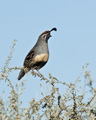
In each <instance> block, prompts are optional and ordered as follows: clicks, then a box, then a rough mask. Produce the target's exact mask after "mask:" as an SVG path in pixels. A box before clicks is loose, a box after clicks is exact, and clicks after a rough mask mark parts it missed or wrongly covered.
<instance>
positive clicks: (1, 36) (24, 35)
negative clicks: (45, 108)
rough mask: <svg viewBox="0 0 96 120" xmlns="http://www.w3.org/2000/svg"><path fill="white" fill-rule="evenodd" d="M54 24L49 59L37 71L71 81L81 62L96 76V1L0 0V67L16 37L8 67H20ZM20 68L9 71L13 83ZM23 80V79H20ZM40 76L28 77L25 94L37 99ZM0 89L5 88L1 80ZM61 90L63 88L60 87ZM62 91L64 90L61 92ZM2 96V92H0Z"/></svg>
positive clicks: (79, 69)
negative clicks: (39, 38)
mask: <svg viewBox="0 0 96 120" xmlns="http://www.w3.org/2000/svg"><path fill="white" fill-rule="evenodd" d="M53 27H56V28H57V32H52V37H51V38H50V40H49V51H50V58H49V61H48V63H47V64H46V66H44V67H43V68H42V69H41V70H40V72H41V73H42V74H43V75H44V76H46V77H48V74H49V73H51V74H52V75H53V76H55V77H57V78H58V79H59V80H60V81H64V82H67V83H70V82H74V81H75V80H76V78H77V77H78V75H79V73H80V72H81V70H82V65H84V64H85V63H86V62H88V63H90V64H89V66H88V70H89V71H91V75H92V78H93V79H94V80H95V78H96V0H80V1H77V0H66V1H65V0H59V1H56V0H48V1H45V0H41V1H37V0H35V1H32V0H3V1H0V41H1V44H0V68H2V67H3V65H4V63H5V60H6V58H7V56H8V54H9V52H10V47H11V46H12V42H13V40H14V39H16V40H17V42H16V46H15V51H14V53H13V56H12V60H11V63H10V65H9V67H14V66H19V67H22V65H23V61H24V58H25V56H26V55H27V53H28V52H29V50H30V49H31V48H32V47H33V46H34V44H35V43H36V41H37V39H38V36H39V35H40V34H41V33H42V32H44V31H45V30H50V29H51V28H53ZM18 74H19V71H14V72H12V74H10V78H11V80H12V83H13V84H14V85H15V84H16V83H17V82H18V81H17V77H18ZM22 81H23V79H22ZM40 83H42V84H43V85H45V83H44V82H43V81H40V80H39V78H38V77H37V78H34V77H33V76H29V77H27V81H26V85H25V90H24V95H23V97H24V98H25V100H26V99H27V98H26V95H28V96H29V99H28V100H31V98H32V97H34V98H35V97H36V93H37V94H38V98H39V97H40V96H41V95H40V92H39V91H40ZM2 84H3V86H1V87H0V88H2V90H3V89H4V90H5V91H6V90H7V86H6V84H5V83H2ZM62 89H63V88H62ZM62 92H63V91H62ZM0 96H1V94H0Z"/></svg>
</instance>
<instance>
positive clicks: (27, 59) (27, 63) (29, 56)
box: [24, 49, 34, 67]
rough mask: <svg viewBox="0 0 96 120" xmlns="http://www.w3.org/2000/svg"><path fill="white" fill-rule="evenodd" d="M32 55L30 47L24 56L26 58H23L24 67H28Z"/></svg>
mask: <svg viewBox="0 0 96 120" xmlns="http://www.w3.org/2000/svg"><path fill="white" fill-rule="evenodd" d="M33 57H34V51H33V49H32V50H31V51H30V52H29V53H28V54H27V56H26V58H25V60H24V66H25V67H30V66H29V64H30V62H31V61H32V59H33Z"/></svg>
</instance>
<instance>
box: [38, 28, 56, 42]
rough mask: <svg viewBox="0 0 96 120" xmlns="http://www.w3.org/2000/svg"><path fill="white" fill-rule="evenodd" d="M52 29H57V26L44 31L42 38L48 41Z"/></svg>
mask: <svg viewBox="0 0 96 120" xmlns="http://www.w3.org/2000/svg"><path fill="white" fill-rule="evenodd" d="M52 31H57V29H56V28H52V29H51V30H50V31H45V32H43V33H42V34H41V35H40V38H41V39H42V40H44V41H46V42H47V41H48V39H49V38H50V37H51V34H50V33H51V32H52Z"/></svg>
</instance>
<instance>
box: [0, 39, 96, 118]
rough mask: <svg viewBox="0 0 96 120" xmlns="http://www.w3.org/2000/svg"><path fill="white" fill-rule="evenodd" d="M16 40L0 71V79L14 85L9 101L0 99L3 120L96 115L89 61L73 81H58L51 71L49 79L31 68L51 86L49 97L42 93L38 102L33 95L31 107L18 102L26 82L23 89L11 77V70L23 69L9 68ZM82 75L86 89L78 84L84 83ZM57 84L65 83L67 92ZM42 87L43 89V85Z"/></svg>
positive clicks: (89, 116) (90, 116) (9, 85)
mask: <svg viewBox="0 0 96 120" xmlns="http://www.w3.org/2000/svg"><path fill="white" fill-rule="evenodd" d="M15 43H16V40H14V42H13V46H12V48H11V52H10V54H9V56H8V59H7V60H6V63H5V65H4V67H3V69H2V71H1V74H0V81H1V82H2V81H4V82H5V84H6V83H7V84H8V86H7V87H10V88H11V89H10V94H9V95H8V98H9V99H8V100H9V101H6V100H5V99H4V98H3V97H1V98H0V120H42V119H44V120H86V119H87V120H88V119H90V118H95V117H96V88H95V87H94V84H93V83H94V81H93V80H92V79H91V75H90V72H89V71H87V70H86V69H87V66H88V65H89V64H88V63H86V65H85V66H83V67H82V71H81V73H80V75H79V77H78V78H77V79H76V80H75V82H74V83H70V84H67V83H66V82H62V81H59V80H58V79H57V78H55V77H53V76H52V75H51V74H49V78H46V77H44V76H43V75H42V76H41V75H40V74H38V73H37V72H35V71H32V72H31V74H32V75H34V76H35V77H37V76H38V77H39V78H40V80H43V81H44V82H45V83H46V85H47V86H49V85H50V86H51V88H50V92H49V93H48V94H47V95H46V96H45V95H44V93H41V94H42V98H41V99H40V100H38V101H36V99H34V98H32V100H31V101H30V106H29V107H26V108H24V107H23V106H22V101H19V97H20V95H21V94H23V88H24V85H25V81H23V82H22V83H21V87H20V88H18V84H16V89H15V88H14V86H13V85H12V82H11V80H10V78H9V73H10V74H12V72H13V70H20V69H21V68H20V67H13V68H8V64H9V62H10V60H11V57H12V53H13V51H14V46H15ZM81 75H84V79H85V82H84V85H83V86H84V87H83V89H82V86H79V85H80V83H81V82H82V80H80V78H81ZM6 81H7V82H6ZM86 81H87V82H86ZM58 84H59V85H62V86H64V89H65V92H64V93H62V92H60V90H59V89H60V88H58ZM40 86H41V88H42V84H40ZM18 89H19V90H18ZM42 89H43V88H42ZM2 94H3V93H2ZM89 94H91V95H90V96H91V97H89V98H86V96H87V97H88V96H89Z"/></svg>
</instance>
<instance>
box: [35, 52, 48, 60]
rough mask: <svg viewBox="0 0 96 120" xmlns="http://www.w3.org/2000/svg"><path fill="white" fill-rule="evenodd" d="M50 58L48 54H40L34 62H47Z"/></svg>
mask: <svg viewBox="0 0 96 120" xmlns="http://www.w3.org/2000/svg"><path fill="white" fill-rule="evenodd" d="M48 58H49V55H48V54H40V55H37V56H36V57H35V58H34V62H42V61H44V62H47V61H48Z"/></svg>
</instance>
